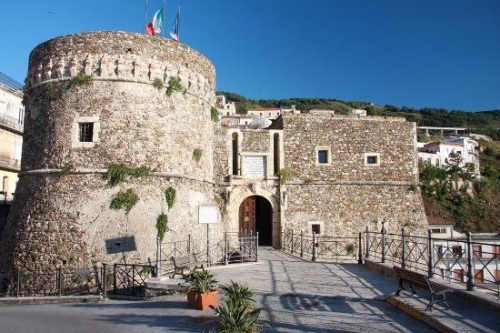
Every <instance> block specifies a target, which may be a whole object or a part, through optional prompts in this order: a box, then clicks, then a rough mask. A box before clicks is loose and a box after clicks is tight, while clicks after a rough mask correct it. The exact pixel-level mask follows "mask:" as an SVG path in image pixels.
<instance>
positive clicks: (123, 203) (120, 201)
mask: <svg viewBox="0 0 500 333" xmlns="http://www.w3.org/2000/svg"><path fill="white" fill-rule="evenodd" d="M138 201H139V196H138V195H137V193H136V192H135V191H134V190H133V189H131V188H129V189H128V190H127V191H125V192H122V191H120V192H118V194H117V195H116V196H115V197H114V198H113V200H112V201H111V204H110V206H109V208H111V209H115V210H119V209H122V208H123V209H125V214H127V215H128V213H130V211H131V210H132V208H134V206H135V205H136V204H137V202H138Z"/></svg>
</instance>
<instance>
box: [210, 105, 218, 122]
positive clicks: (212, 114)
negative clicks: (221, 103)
mask: <svg viewBox="0 0 500 333" xmlns="http://www.w3.org/2000/svg"><path fill="white" fill-rule="evenodd" d="M210 119H212V121H213V122H216V121H217V120H219V110H217V109H216V108H215V107H213V106H212V107H211V108H210Z"/></svg>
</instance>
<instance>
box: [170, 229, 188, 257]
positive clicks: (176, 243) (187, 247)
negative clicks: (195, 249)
mask: <svg viewBox="0 0 500 333" xmlns="http://www.w3.org/2000/svg"><path fill="white" fill-rule="evenodd" d="M175 244H177V243H175ZM187 254H191V234H189V235H188V243H187ZM174 255H175V252H174Z"/></svg>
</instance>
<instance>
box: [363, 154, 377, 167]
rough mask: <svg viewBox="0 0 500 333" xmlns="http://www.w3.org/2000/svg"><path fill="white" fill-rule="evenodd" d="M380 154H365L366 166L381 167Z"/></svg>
mask: <svg viewBox="0 0 500 333" xmlns="http://www.w3.org/2000/svg"><path fill="white" fill-rule="evenodd" d="M379 165H380V154H379V153H365V166H370V167H372V166H379Z"/></svg>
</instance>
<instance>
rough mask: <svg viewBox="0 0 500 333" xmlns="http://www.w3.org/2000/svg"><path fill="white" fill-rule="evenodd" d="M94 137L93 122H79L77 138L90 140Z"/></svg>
mask: <svg viewBox="0 0 500 333" xmlns="http://www.w3.org/2000/svg"><path fill="white" fill-rule="evenodd" d="M93 137H94V123H79V124H78V138H79V141H80V142H92V139H93Z"/></svg>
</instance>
